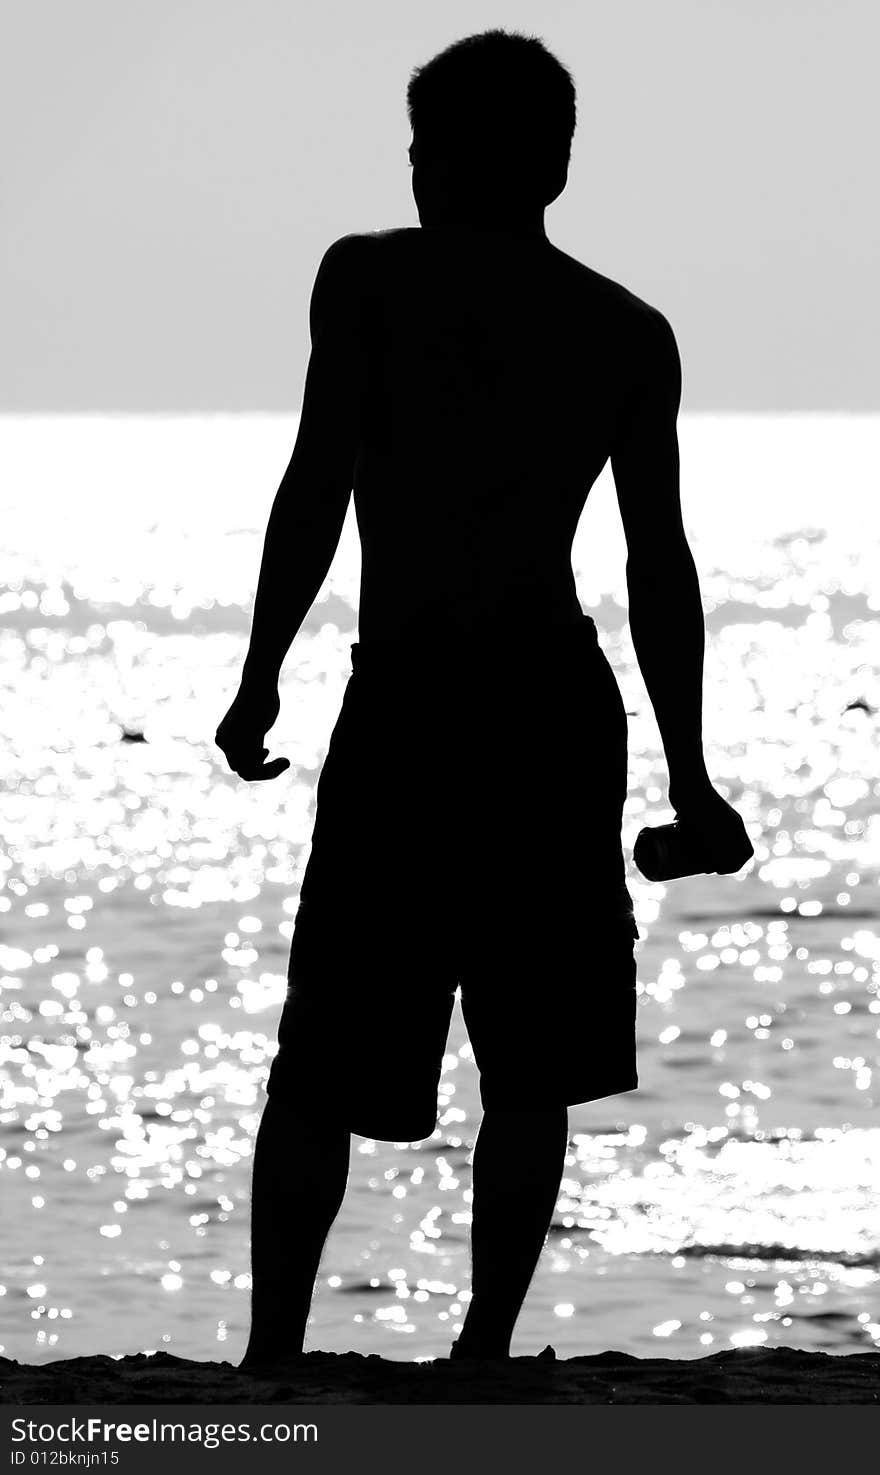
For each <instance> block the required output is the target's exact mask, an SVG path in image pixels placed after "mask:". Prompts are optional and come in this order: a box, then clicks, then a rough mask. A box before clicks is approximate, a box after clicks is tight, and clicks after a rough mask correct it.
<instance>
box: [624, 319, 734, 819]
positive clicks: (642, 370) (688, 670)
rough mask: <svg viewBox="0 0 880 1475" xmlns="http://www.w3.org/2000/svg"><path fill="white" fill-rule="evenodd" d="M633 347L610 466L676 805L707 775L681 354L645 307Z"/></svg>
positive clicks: (644, 664) (643, 664)
mask: <svg viewBox="0 0 880 1475" xmlns="http://www.w3.org/2000/svg"><path fill="white" fill-rule="evenodd" d="M634 351H635V358H636V363H637V367H636V372H635V376H634V377H635V383H634V387H633V389H632V391H631V394H630V396H629V399H628V402H627V404H626V405H625V406H624V409H623V413H622V418H621V424H620V426H619V429H618V433H617V436H616V439H615V443H614V447H613V449H612V453H611V468H612V471H613V473H614V482H615V486H616V488H617V498H618V503H619V506H620V514H621V518H622V520H623V529H624V533H625V535H626V544H627V561H626V580H627V590H628V594H629V624H630V631H631V633H632V639H633V645H634V647H635V652H636V658H637V660H638V663H639V669H640V670H641V672H642V675H643V677H644V680H645V685H646V687H647V689H648V695H649V697H650V698H651V704H652V706H653V708H654V712H655V715H656V717H657V725H658V727H659V728H660V734H661V737H662V739H663V748H664V751H665V754H666V762H667V765H668V768H669V795H670V803H672V804H673V806H674V807H675V808H678V803H677V802H676V801H681V802H682V803H683V804H687V803H688V802H689V800H690V799H691V797H692V796H694V797H697V798H699V797H701V796H703V795H705V793H706V791H707V790H708V789H709V788H711V784H710V780H709V775H708V773H707V771H706V765H705V760H704V757H703V740H702V702H703V652H704V642H705V637H704V626H703V606H702V601H701V598H700V585H699V580H698V578H697V571H696V567H695V565H694V559H693V555H692V553H691V550H690V547H689V544H688V541H687V536H686V534H685V530H684V525H683V523H682V517H681V500H680V490H679V456H678V432H677V428H676V421H677V418H678V409H679V404H680V401H681V362H680V359H679V355H678V348H677V345H676V342H675V336H674V334H673V332H672V329H671V328H670V326H669V323H668V322H667V321H666V319H665V318H664V317H663V315H662V314H661V313H659V312H656V311H655V310H654V309H651V310H650V312H649V314H648V315H646V318H645V321H644V323H643V324H642V325H640V333H639V336H638V338H637V340H636V343H635V345H634Z"/></svg>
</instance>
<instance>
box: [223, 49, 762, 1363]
mask: <svg viewBox="0 0 880 1475" xmlns="http://www.w3.org/2000/svg"><path fill="white" fill-rule="evenodd" d="M407 103H408V111H409V117H410V121H411V123H412V129H413V141H412V146H411V149H410V160H411V163H412V166H413V178H412V187H413V194H414V197H415V201H416V205H417V207H418V213H419V220H420V222H421V225H420V228H408V229H400V230H389V231H380V232H376V233H372V234H366V235H350V236H345V237H343V238H342V239H341V240H339V241H337V242H335V244H334V245H332V246H331V247H330V249H329V250H328V251H327V253H326V255H325V256H324V259H323V261H322V263H321V266H320V270H319V272H318V275H317V279H316V282H315V286H314V292H313V296H312V302H311V333H312V353H311V359H310V362H309V368H308V374H307V378H306V385H305V394H304V401H303V408H302V418H301V423H300V427H299V432H298V435H297V439H296V445H295V447H294V450H293V455H292V457H291V461H290V465H289V467H288V469H287V471H286V473H285V475H284V479H283V481H282V483H281V486H280V488H279V490H278V493H277V496H276V498H275V502H274V505H273V508H272V513H271V517H270V519H269V525H268V530H267V533H266V541H265V548H264V552H263V562H262V567H261V570H260V579H259V586H258V590H257V596H256V604H255V609H254V617H253V629H252V634H251V642H250V650H249V653H248V655H247V658H246V661H245V665H244V672H243V676H242V682H241V689H240V691H239V693H238V695H237V697H236V699H235V701H234V703H233V705H232V707H231V708H230V711H229V712H228V714H227V715H226V717H225V718H224V720H223V722H222V723H221V725H220V728H219V730H218V732H217V742H218V744H219V745H220V747H221V748H222V749H223V751H224V752H225V754H226V756H227V758H228V760H229V763H230V765H231V766H232V768H233V769H234V770H235V771H236V772H237V773H239V774H240V775H241V776H242V777H243V778H246V779H261V778H273V777H275V776H276V775H277V774H279V773H281V772H282V771H283V770H284V769H285V768H286V767H287V766H288V764H287V761H286V760H285V759H274V760H272V761H270V762H266V761H265V760H266V758H267V755H268V749H267V748H265V747H264V746H263V739H264V736H265V733H266V732H267V730H268V729H269V728H270V727H271V726H272V724H273V723H274V721H275V719H276V717H277V715H278V711H279V701H278V692H277V686H278V677H279V672H280V668H281V664H282V662H283V660H284V657H285V654H286V652H287V650H288V648H289V646H290V644H291V641H292V640H293V638H294V636H295V635H296V633H297V631H298V629H299V628H300V626H301V624H302V622H303V620H304V618H305V616H306V614H307V613H308V610H309V607H310V606H311V604H312V602H313V600H314V598H315V596H316V594H317V593H318V590H319V589H320V587H321V585H322V583H323V581H324V579H325V577H326V575H327V572H328V569H329V567H330V562H331V559H332V557H333V554H334V551H335V549H336V546H337V543H338V539H339V535H340V531H341V528H342V523H343V518H344V516H345V512H346V508H347V506H348V500H349V496H350V493H351V490H352V487H353V488H354V498H355V509H356V513H357V520H358V527H359V531H360V538H361V546H362V578H361V589H360V609H359V630H358V634H359V639H358V641H357V642H356V643H355V644H354V645H353V647H352V663H353V673H352V676H351V678H350V679H349V682H348V684H347V686H346V690H345V696H344V700H343V704H342V710H341V713H340V715H339V718H338V721H337V723H336V726H335V728H334V731H333V735H332V738H331V742H330V747H329V751H328V754H327V758H326V760H325V763H324V766H323V769H322V772H321V776H320V780H319V785H318V804H317V813H316V819H315V826H314V833H313V838H312V849H311V853H310V856H309V861H308V866H307V869H306V872H305V876H304V879H303V885H302V891H301V897H300V904H299V909H298V912H297V915H296V921H295V927H294V933H293V938H292V942H291V950H290V965H289V973H288V978H289V988H288V994H287V1000H286V1003H285V1006H284V1010H283V1014H282V1018H281V1023H280V1027H279V1048H278V1053H277V1055H276V1057H275V1059H274V1061H273V1064H272V1070H271V1073H270V1077H269V1082H268V1087H267V1091H268V1102H267V1104H266V1107H265V1110H264V1112H263V1116H262V1119H261V1122H260V1128H259V1132H258V1135H257V1142H256V1148H255V1156H254V1178H253V1214H252V1247H251V1248H252V1267H253V1302H252V1329H251V1337H250V1342H249V1345H248V1349H247V1352H246V1355H245V1364H247V1365H254V1364H258V1363H262V1362H266V1361H270V1360H274V1359H277V1358H281V1357H286V1356H290V1355H292V1354H294V1355H295V1354H296V1353H298V1352H299V1351H300V1350H301V1348H302V1342H303V1336H304V1331H305V1326H306V1319H307V1316H308V1311H309V1305H310V1301H311V1295H312V1290H313V1286H314V1281H315V1277H316V1274H317V1270H318V1265H319V1261H320V1256H321V1252H322V1249H323V1245H324V1242H325V1238H326V1235H327V1233H328V1230H329V1228H330V1226H331V1224H332V1222H333V1220H334V1218H335V1216H336V1213H337V1211H338V1209H339V1206H340V1203H341V1201H342V1196H343V1192H344V1189H345V1184H346V1180H347V1174H348V1161H349V1143H350V1133H351V1132H357V1133H360V1134H362V1135H363V1136H367V1137H373V1138H379V1139H382V1140H387V1141H414V1140H419V1139H422V1138H424V1137H427V1136H429V1135H430V1134H431V1133H432V1132H433V1130H434V1128H435V1125H436V1115H437V1086H438V1081H439V1077H440V1070H441V1062H442V1057H443V1054H444V1050H445V1044H446V1037H447V1031H448V1026H449V1019H450V1012H451V1009H452V1005H453V1000H454V995H455V989H456V986H459V985H460V988H461V1001H462V1009H463V1013H464V1018H465V1022H466V1025H467V1028H468V1033H469V1036H470V1039H471V1043H472V1046H473V1049H474V1056H475V1060H476V1064H477V1067H478V1069H479V1072H480V1093H481V1102H482V1106H483V1111H484V1115H483V1120H482V1123H481V1125H480V1130H479V1135H478V1138H477V1142H476V1146H475V1150H474V1159H473V1229H472V1240H471V1245H472V1299H471V1301H470V1304H469V1307H468V1311H467V1316H466V1320H465V1323H464V1327H463V1330H462V1333H461V1336H460V1337H459V1339H458V1341H457V1343H456V1344H455V1345H454V1347H453V1350H452V1355H453V1356H476V1357H503V1356H506V1355H507V1354H508V1351H509V1346H510V1338H511V1334H512V1332H513V1328H514V1324H515V1321H516V1318H517V1316H518V1313H519V1310H520V1307H521V1305H522V1302H523V1299H524V1296H525V1294H526V1291H527V1289H528V1286H529V1282H530V1280H531V1277H532V1274H533V1272H534V1269H535V1266H536V1264H537V1260H538V1257H539V1255H540V1251H541V1247H542V1245H543V1243H544V1239H545V1236H546V1233H547V1229H548V1226H549V1223H550V1219H551V1216H552V1213H553V1209H554V1206H555V1203H556V1198H557V1194H558V1189H559V1182H560V1176H561V1173H562V1168H563V1162H564V1157H565V1152H566V1148H567V1144H568V1114H567V1107H568V1106H569V1105H572V1104H574V1103H576V1102H583V1101H589V1100H595V1099H597V1098H599V1097H602V1096H607V1095H613V1094H616V1093H617V1092H620V1091H629V1090H632V1089H633V1088H634V1087H635V1086H636V1084H637V1075H636V1057H635V995H636V978H635V959H634V942H635V939H636V938H637V937H638V930H637V928H636V925H635V922H634V919H633V908H632V900H631V897H630V894H629V892H628V890H627V887H626V884H625V870H624V860H623V853H622V848H621V817H622V810H623V804H624V800H625V798H626V790H627V746H626V714H625V712H624V709H623V703H622V701H621V697H620V693H619V690H618V687H617V683H616V681H615V679H614V675H613V673H612V671H611V668H610V666H609V665H608V662H607V660H606V659H605V657H604V654H603V653H602V651H601V648H600V646H599V644H598V640H597V633H596V627H595V625H594V623H593V621H592V620H591V619H589V617H587V616H586V615H585V614H584V613H583V611H582V609H581V606H580V604H579V601H578V597H577V591H576V588H575V582H574V578H573V574H572V568H571V556H570V555H571V545H572V539H573V536H574V532H575V529H576V526H577V523H578V519H579V517H580V514H581V511H582V509H583V506H584V503H585V500H586V497H587V494H588V491H589V489H590V487H591V485H592V483H593V482H594V481H595V479H596V477H597V476H598V475H599V472H600V471H601V470H602V467H603V466H604V465H605V463H606V461H607V460H608V458H609V457H610V458H611V463H612V468H613V472H614V478H615V482H616V486H617V493H618V498H619V502H620V510H621V515H622V518H623V526H624V530H625V533H626V540H627V548H628V557H627V582H628V589H629V620H630V628H631V631H632V637H633V642H634V645H635V649H636V653H637V656H638V661H639V665H640V668H641V670H642V673H643V675H644V678H645V682H646V685H647V688H648V692H649V695H650V698H651V701H652V703H653V706H654V710H655V712H656V715H657V720H658V724H659V727H660V731H661V734H662V738H663V743H664V748H665V753H666V758H667V762H668V767H669V775H670V786H669V798H670V802H671V804H672V805H673V806H674V808H675V809H676V810H677V812H678V814H679V816H682V815H686V816H687V817H688V818H689V819H690V820H691V822H692V824H693V825H694V826H695V827H697V828H698V829H699V830H700V832H701V834H702V836H703V838H704V843H705V844H706V846H707V847H708V848H707V855H708V856H709V857H710V866H711V868H713V869H714V868H715V867H716V866H717V868H718V869H719V870H721V869H724V870H729V869H733V868H737V867H738V866H739V865H741V864H743V863H744V862H745V860H746V859H747V858H748V856H749V855H750V854H751V847H750V845H749V842H748V839H747V837H746V836H745V831H744V826H743V824H742V821H741V820H740V818H739V816H738V815H737V814H736V813H735V811H734V810H732V809H731V808H730V806H729V805H727V803H726V802H725V801H724V799H723V798H722V797H721V796H720V795H719V794H718V793H717V792H716V791H715V790H714V788H713V787H712V784H711V782H710V780H709V777H708V774H707V771H706V767H705V764H704V761H703V752H702V736H701V705H702V696H701V693H702V664H703V644H704V633H703V618H702V608H701V601H700V592H699V586H698V581H697V575H696V571H695V567H694V563H693V559H692V557H691V553H690V550H689V548H688V544H687V541H686V538H685V533H684V530H683V527H682V520H681V512H680V505H679V485H678V450H677V438H676V416H677V412H678V406H679V396H680V366H679V359H678V353H677V350H676V344H675V339H674V337H673V334H672V331H671V329H670V327H669V324H668V323H667V321H666V319H665V318H664V317H663V316H662V315H661V314H660V313H659V312H658V311H656V309H654V308H653V307H650V306H648V305H647V304H646V303H644V302H642V301H640V300H639V299H638V298H637V297H634V296H633V295H632V293H630V292H628V291H627V290H626V289H625V288H623V287H621V286H618V285H617V284H616V283H615V282H612V281H610V280H608V279H607V278H606V277H602V276H600V275H598V274H597V273H596V272H595V271H591V270H590V269H589V268H588V267H586V266H583V265H581V263H580V262H578V261H575V260H573V259H572V258H571V257H570V256H567V255H565V254H564V253H563V252H562V251H559V250H557V248H556V247H555V246H553V245H552V244H551V243H550V242H549V241H548V239H547V236H546V234H545V230H544V210H545V208H546V207H547V206H548V205H549V204H550V203H551V202H552V201H553V200H555V199H556V198H557V196H558V195H559V194H560V192H561V191H562V189H563V188H564V186H565V183H566V178H567V169H568V161H569V154H570V147H571V139H572V134H573V131H574V124H575V93H574V87H573V85H572V81H571V78H570V76H569V74H568V72H567V71H566V70H565V68H564V67H563V66H561V65H560V63H559V62H558V61H557V60H556V59H555V58H554V57H553V56H552V55H551V54H550V53H549V52H548V51H547V50H546V49H545V48H544V46H543V45H542V43H541V42H540V41H538V40H535V39H530V38H526V37H524V36H519V35H512V34H509V33H505V32H502V31H492V32H488V33H486V34H484V35H480V36H472V37H468V38H467V39H465V40H463V41H460V42H458V43H457V44H456V45H454V46H451V47H450V48H448V50H446V51H444V52H443V53H441V54H440V55H439V56H437V57H435V58H434V59H433V60H432V61H431V62H429V63H428V64H427V65H426V66H424V67H422V68H420V69H418V70H417V71H416V72H415V73H414V75H413V77H412V79H411V81H410V84H409V89H408V93H407ZM737 857H741V858H740V859H738V858H737Z"/></svg>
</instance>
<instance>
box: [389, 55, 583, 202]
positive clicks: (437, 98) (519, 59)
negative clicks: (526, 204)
mask: <svg viewBox="0 0 880 1475" xmlns="http://www.w3.org/2000/svg"><path fill="white" fill-rule="evenodd" d="M406 107H407V115H408V117H409V121H410V125H411V127H412V131H413V134H414V135H415V136H417V137H418V138H419V140H420V142H421V143H423V144H424V145H426V146H427V148H428V149H429V150H431V151H432V152H433V151H434V150H442V152H443V153H446V154H450V155H452V157H454V158H455V159H456V160H458V161H461V162H462V163H463V164H464V166H465V167H467V164H468V163H469V162H471V161H473V160H474V158H475V156H476V151H477V150H478V149H479V146H480V144H481V142H484V141H488V143H489V145H490V147H491V148H492V167H493V170H498V171H499V172H500V173H503V174H507V175H509V176H510V177H511V178H517V177H520V178H524V176H531V177H532V178H533V179H535V180H540V181H543V180H544V179H546V178H547V177H548V176H550V175H552V174H554V173H555V172H556V171H558V170H559V169H561V168H563V167H564V166H565V165H567V164H568V161H569V158H570V155H571V141H572V138H573V136H574V130H575V123H576V121H577V109H576V95H575V87H574V82H573V80H572V77H571V73H570V72H569V71H568V70H567V68H566V67H564V66H563V65H562V63H561V62H560V61H558V60H557V58H556V57H555V56H554V55H553V54H552V52H550V51H548V49H547V47H546V46H545V45H544V43H543V41H541V40H539V38H538V37H537V36H525V35H523V34H522V33H521V32H519V31H504V30H491V31H482V32H480V33H479V34H478V35H473V36H465V37H464V38H463V39H462V40H461V41H455V42H454V43H453V44H452V45H451V46H447V48H446V49H445V51H441V52H439V53H438V55H437V56H435V57H433V58H432V59H431V60H430V61H428V62H426V63H425V64H424V66H420V67H416V69H415V70H414V72H413V73H412V75H411V77H410V79H409V84H408V86H407V90H406Z"/></svg>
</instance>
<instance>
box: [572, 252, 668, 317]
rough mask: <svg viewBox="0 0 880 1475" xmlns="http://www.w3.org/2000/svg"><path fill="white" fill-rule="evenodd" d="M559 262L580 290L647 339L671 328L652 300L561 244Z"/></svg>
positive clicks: (576, 288)
mask: <svg viewBox="0 0 880 1475" xmlns="http://www.w3.org/2000/svg"><path fill="white" fill-rule="evenodd" d="M553 250H554V253H555V255H556V257H557V260H558V262H559V265H560V267H561V269H562V270H563V271H565V272H566V274H567V275H568V277H569V279H570V283H571V286H572V288H573V289H574V290H576V291H578V290H579V291H580V292H581V293H583V294H584V296H585V297H587V298H589V299H590V300H591V301H592V302H593V303H596V302H599V303H601V305H602V307H603V308H604V309H605V311H606V312H608V313H609V314H611V315H613V316H614V317H616V318H617V320H618V322H619V323H620V325H621V326H622V327H626V328H628V329H629V330H630V331H631V332H632V333H633V334H634V335H635V336H636V337H638V338H640V339H642V340H647V339H651V338H655V339H656V338H658V337H662V336H663V334H664V332H665V331H669V332H671V331H672V330H671V328H670V325H669V321H668V319H667V318H666V317H665V316H664V314H663V313H662V312H661V311H660V309H659V307H655V306H654V305H653V304H652V303H650V302H646V301H645V299H644V298H643V297H639V296H637V295H636V293H635V292H633V291H632V290H631V289H630V288H629V287H625V286H624V285H623V283H622V282H618V281H615V280H614V278H613V277H608V276H604V275H603V273H602V272H599V271H596V269H595V268H594V267H592V266H587V265H586V263H585V262H583V261H578V259H577V258H576V257H575V256H569V255H568V254H567V252H565V251H561V250H560V249H559V248H558V247H557V246H554V247H553Z"/></svg>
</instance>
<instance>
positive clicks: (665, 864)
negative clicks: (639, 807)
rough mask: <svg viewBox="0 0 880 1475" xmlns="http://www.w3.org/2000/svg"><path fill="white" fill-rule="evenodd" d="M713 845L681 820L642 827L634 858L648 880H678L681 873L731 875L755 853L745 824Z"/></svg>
mask: <svg viewBox="0 0 880 1475" xmlns="http://www.w3.org/2000/svg"><path fill="white" fill-rule="evenodd" d="M737 820H738V830H739V833H737V832H736V830H734V832H733V833H732V834H731V833H730V832H728V833H725V834H724V835H723V837H722V835H721V834H719V835H718V836H717V841H718V843H717V844H716V843H714V842H713V843H712V844H709V843H708V841H707V839H706V836H705V834H701V833H700V831H698V830H695V829H694V828H693V826H692V825H689V824H688V823H687V822H686V821H682V820H680V819H676V820H673V822H672V824H669V825H653V826H649V827H648V828H646V829H643V830H640V831H639V833H638V835H637V836H636V843H635V845H634V846H633V860H634V861H635V863H636V865H637V866H638V868H639V870H640V871H641V873H642V875H643V876H644V877H645V880H646V881H675V880H677V879H678V877H680V876H709V875H711V876H729V875H732V874H733V873H734V872H735V871H740V870H742V868H743V866H744V865H745V864H746V862H747V861H749V860H751V858H752V856H753V855H754V853H755V850H754V846H753V845H752V842H751V840H750V839H749V837H748V834H747V832H746V828H745V825H744V824H743V822H742V820H741V819H739V817H738V816H737Z"/></svg>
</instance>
